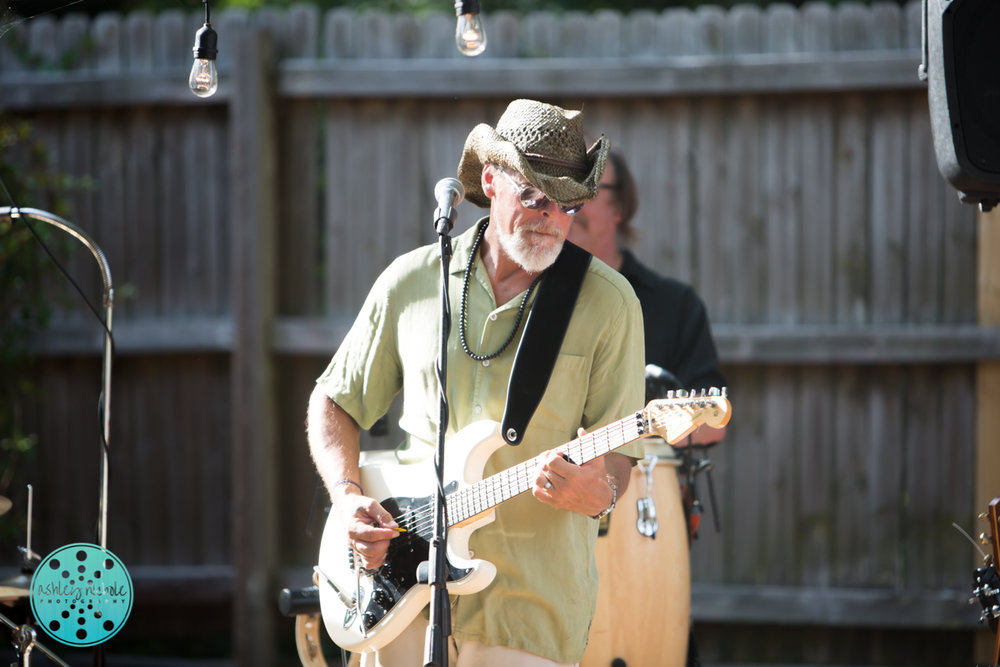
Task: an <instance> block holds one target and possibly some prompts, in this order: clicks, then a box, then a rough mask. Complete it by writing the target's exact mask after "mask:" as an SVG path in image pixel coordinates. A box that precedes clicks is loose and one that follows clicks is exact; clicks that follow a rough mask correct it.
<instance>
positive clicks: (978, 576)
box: [969, 498, 1000, 664]
mask: <svg viewBox="0 0 1000 667" xmlns="http://www.w3.org/2000/svg"><path fill="white" fill-rule="evenodd" d="M998 506H1000V498H994V499H993V500H991V501H990V504H989V506H988V507H987V508H986V512H985V513H983V514H981V515H980V518H982V519H986V520H988V521H989V523H990V533H989V537H987V536H986V533H982V534H981V535H980V541H981V542H982V543H983V544H986V542H987V541H989V542H990V544H991V547H992V548H991V551H990V553H989V554H988V555H987V556H986V558H985V559H984V561H985V563H984V564H983V566H982V567H979V568H976V571H975V574H974V580H975V582H974V588H973V589H972V594H973V595H974V596H975V598H974V599H973V600H970V601H969V602H970V603H974V602H975V600H977V599H978V600H979V604H981V605H982V607H983V610H982V613H980V615H979V622H980V623H983V622H986V623H988V624H989V626H990V630H992V631H993V632H994V633H995V632H996V631H997V626H998V621H1000V574H998V573H997V563H1000V536H998V534H1000V530H998V528H1000V523H998V515H1000V512H998V509H997V508H998ZM998 649H1000V636H998V637H997V644H996V646H995V647H994V655H993V664H996V663H997V660H998V655H997V653H998V652H1000V650H998Z"/></svg>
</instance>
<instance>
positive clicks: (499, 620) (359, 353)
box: [318, 225, 644, 663]
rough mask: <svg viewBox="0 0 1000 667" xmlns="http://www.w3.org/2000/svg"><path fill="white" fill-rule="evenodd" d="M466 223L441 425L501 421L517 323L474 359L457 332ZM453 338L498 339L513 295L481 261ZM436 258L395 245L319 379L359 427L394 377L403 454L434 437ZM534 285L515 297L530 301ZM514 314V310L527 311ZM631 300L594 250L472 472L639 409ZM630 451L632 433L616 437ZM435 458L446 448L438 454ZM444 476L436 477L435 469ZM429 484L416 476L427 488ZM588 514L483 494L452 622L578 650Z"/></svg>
mask: <svg viewBox="0 0 1000 667" xmlns="http://www.w3.org/2000/svg"><path fill="white" fill-rule="evenodd" d="M477 229H478V225H476V226H474V227H473V228H471V229H470V230H468V231H467V232H465V233H463V234H462V235H460V236H458V237H456V238H455V239H454V243H453V247H454V256H453V259H452V262H451V266H450V272H451V277H450V280H449V294H450V300H451V304H452V310H453V315H452V334H451V336H450V337H449V341H448V348H447V349H448V367H447V369H448V376H447V390H448V392H447V393H448V401H449V406H450V415H451V419H450V423H449V424H448V429H447V431H446V441H447V438H451V437H452V436H454V435H455V434H456V433H457V432H458V431H459V430H461V429H462V428H463V427H465V426H467V425H468V424H470V423H472V422H475V421H479V420H482V419H491V420H494V421H497V422H499V421H501V419H502V418H503V413H504V405H505V400H506V394H507V381H508V378H509V376H510V372H511V367H512V365H513V361H514V356H515V353H516V350H517V346H518V344H519V342H520V337H521V332H523V330H524V323H523V321H522V323H521V326H520V329H519V331H518V333H517V335H516V336H515V337H514V340H513V341H512V342H511V344H510V345H509V346H508V347H507V349H506V350H505V351H504V352H503V354H501V355H500V356H498V357H497V358H495V359H492V360H489V361H475V360H473V359H471V358H470V357H469V356H468V355H466V354H465V353H464V352H463V350H462V346H461V343H460V341H459V336H458V331H459V321H458V320H459V317H460V304H461V301H462V281H463V278H464V275H465V270H466V265H467V262H468V260H469V255H470V252H471V248H472V244H473V241H474V239H475V233H476V231H477ZM472 271H473V274H472V279H471V281H470V285H469V294H468V303H467V308H466V318H467V319H466V340H467V342H468V345H469V347H470V348H471V350H472V352H473V353H475V354H478V355H486V354H489V353H491V352H493V351H495V350H497V349H498V348H499V347H500V346H502V345H503V342H504V341H505V340H506V339H507V337H508V336H509V335H510V332H511V329H512V328H513V325H514V323H515V321H516V319H517V310H518V307H519V306H520V303H521V296H523V294H522V295H520V296H518V297H516V298H514V299H511V301H510V302H508V303H506V304H503V305H501V306H497V304H496V302H495V300H494V297H493V291H492V288H491V286H490V281H489V277H488V276H487V274H486V270H485V268H484V267H483V264H482V261H481V260H479V259H478V258H476V261H474V262H473V269H472ZM439 292H440V259H439V248H438V246H437V245H436V244H435V245H430V246H425V247H422V248H418V249H416V250H413V251H411V252H409V253H407V254H405V255H403V256H401V257H399V258H397V259H396V260H395V261H394V262H393V263H392V264H391V265H390V266H389V267H388V269H386V271H385V272H384V273H383V274H382V275H381V276H380V277H379V278H378V280H377V281H376V282H375V285H374V286H373V288H372V290H371V292H370V293H369V295H368V298H367V300H366V301H365V304H364V306H363V307H362V310H361V313H360V314H359V315H358V317H357V319H356V320H355V322H354V325H353V326H352V328H351V330H350V332H349V333H348V335H347V337H346V338H345V340H344V342H343V343H342V345H341V346H340V348H339V349H338V350H337V353H336V354H335V355H334V357H333V360H332V361H331V362H330V365H329V366H328V367H327V369H326V371H325V372H324V373H323V375H322V376H321V377H320V378H319V380H318V382H319V383H320V384H321V385H323V387H324V390H325V391H326V393H327V395H328V396H329V397H330V398H331V399H333V400H334V401H335V402H336V403H337V404H338V405H339V406H340V407H342V408H343V409H344V410H345V411H346V412H347V413H348V414H350V415H351V416H352V417H353V418H354V419H355V420H356V421H357V422H358V424H359V425H360V426H361V427H362V428H369V427H370V426H371V425H372V424H373V423H374V422H375V420H376V419H378V418H379V417H381V416H382V415H383V414H385V412H386V411H387V410H388V409H389V405H390V403H391V401H392V399H393V397H395V396H396V394H397V393H398V392H399V391H400V390H402V391H403V392H404V395H403V405H402V415H401V418H400V426H401V428H402V429H403V431H405V432H406V433H407V435H408V439H409V440H408V442H407V443H406V444H405V445H404V446H403V447H402V448H401V451H400V453H399V456H400V460H402V461H407V462H408V461H418V460H424V459H427V458H429V457H432V456H433V452H434V443H435V442H436V440H437V426H436V424H437V416H438V414H439V412H438V410H439V407H438V403H439V397H438V385H437V378H436V371H435V363H436V359H437V353H438V348H439V334H438V329H439V326H438V323H439V322H440V296H439ZM533 300H534V294H532V295H531V297H530V298H529V302H528V306H529V307H530V305H531V303H533ZM526 315H527V313H526ZM643 349H644V348H643V334H642V312H641V310H640V306H639V301H638V300H637V299H636V297H635V294H634V292H633V291H632V288H631V287H630V286H629V284H628V282H627V281H626V280H625V279H624V278H623V277H622V276H621V275H619V274H618V273H617V272H616V271H614V270H613V269H611V268H610V267H608V266H607V265H606V264H604V263H603V262H600V261H599V260H597V259H594V260H593V261H591V263H590V267H589V269H588V271H587V275H586V276H585V278H584V281H583V285H582V287H581V290H580V295H579V297H578V299H577V303H576V306H575V309H574V312H573V316H572V319H571V321H570V324H569V329H568V330H567V332H566V336H565V338H564V341H563V344H562V348H561V350H560V353H559V358H558V360H557V361H556V365H555V368H554V370H553V373H552V377H551V379H550V381H549V385H548V387H547V389H546V391H545V394H544V395H543V397H542V400H541V403H540V404H539V406H538V409H537V410H536V411H535V414H534V416H533V417H532V420H531V423H530V424H529V426H528V429H527V431H526V432H525V435H524V440H523V441H522V443H521V444H520V445H519V446H517V447H511V446H504V447H502V448H501V449H499V450H497V451H496V452H495V453H494V454H493V455H492V457H491V458H490V459H489V461H488V462H487V465H486V470H485V473H484V474H485V475H490V474H493V473H495V472H499V471H501V470H505V469H507V468H509V467H511V466H513V465H516V464H518V463H520V462H522V461H524V460H526V459H528V458H531V457H533V456H535V455H537V454H539V453H541V452H543V451H545V450H547V449H552V448H553V447H556V446H558V445H561V444H563V443H565V442H568V441H570V440H572V439H574V438H575V437H576V432H577V429H578V428H579V427H583V428H585V429H587V430H588V431H592V430H594V429H596V428H600V427H602V426H604V425H606V424H609V423H611V422H614V421H616V420H618V419H621V418H622V417H625V416H626V415H628V414H629V413H632V412H635V411H636V410H640V409H641V408H642V404H643V392H644V377H643V373H644V362H643V354H644V353H643ZM618 451H619V452H621V453H624V454H628V455H630V456H633V457H637V458H638V457H641V456H642V447H641V444H640V443H639V442H636V443H632V444H630V445H626V446H625V447H624V448H622V449H619V450H618ZM445 456H446V458H447V449H446V454H445ZM446 482H447V480H446ZM432 493H433V488H428V489H427V494H428V495H431V494H432ZM596 537H597V521H594V520H593V519H591V518H590V517H587V516H584V515H581V514H577V513H574V512H567V511H564V510H557V509H554V508H552V507H550V506H548V505H546V504H544V503H542V502H539V501H538V500H537V499H535V498H534V497H533V496H532V495H531V494H530V493H523V494H521V495H519V496H517V497H515V498H513V499H511V500H509V501H507V502H505V503H502V504H501V505H499V506H498V507H497V508H496V521H495V522H493V523H490V524H488V525H486V526H483V527H482V528H480V529H478V530H476V531H475V532H474V533H473V534H472V537H471V539H470V544H469V546H470V548H471V550H472V551H473V552H474V553H475V556H476V557H477V558H483V559H486V560H488V561H490V562H492V563H494V564H495V565H496V566H497V569H498V573H497V577H496V579H495V580H494V581H493V583H492V584H490V585H489V586H488V587H487V588H486V589H485V590H484V591H482V592H480V593H477V594H473V595H461V596H455V598H453V604H454V605H455V608H454V611H453V634H454V635H455V636H456V637H457V638H462V639H469V640H473V641H477V642H480V643H483V644H487V645H491V646H508V647H512V648H517V649H521V650H524V651H529V652H531V653H535V654H537V655H541V656H545V657H547V658H550V659H553V660H556V661H557V662H565V663H573V662H578V661H579V660H580V659H581V657H582V656H583V652H584V649H585V647H586V644H587V634H588V630H589V626H590V621H591V618H592V617H593V613H594V608H595V604H596V599H597V567H596V565H595V562H594V555H593V552H594V541H595V539H596Z"/></svg>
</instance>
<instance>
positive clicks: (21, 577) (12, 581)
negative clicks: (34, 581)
mask: <svg viewBox="0 0 1000 667" xmlns="http://www.w3.org/2000/svg"><path fill="white" fill-rule="evenodd" d="M30 592H31V577H29V576H28V575H26V574H24V573H23V572H22V573H20V574H16V575H14V576H13V577H9V578H7V579H3V580H0V602H14V601H15V600H20V599H21V598H26V597H28V595H29V594H30Z"/></svg>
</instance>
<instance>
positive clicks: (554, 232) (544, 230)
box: [518, 222, 563, 237]
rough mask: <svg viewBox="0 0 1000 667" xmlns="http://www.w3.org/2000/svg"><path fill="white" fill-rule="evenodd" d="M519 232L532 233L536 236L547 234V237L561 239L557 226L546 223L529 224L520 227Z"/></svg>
mask: <svg viewBox="0 0 1000 667" xmlns="http://www.w3.org/2000/svg"><path fill="white" fill-rule="evenodd" d="M518 231H520V232H534V233H536V234H547V235H549V236H556V237H562V235H563V234H562V230H561V229H559V227H558V226H557V225H554V224H551V223H548V222H531V223H526V224H524V225H521V226H520V227H519V228H518Z"/></svg>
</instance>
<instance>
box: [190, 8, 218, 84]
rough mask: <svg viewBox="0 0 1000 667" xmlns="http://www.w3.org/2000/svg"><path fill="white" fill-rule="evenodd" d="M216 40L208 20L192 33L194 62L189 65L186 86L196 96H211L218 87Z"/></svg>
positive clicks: (216, 37) (216, 36)
mask: <svg viewBox="0 0 1000 667" xmlns="http://www.w3.org/2000/svg"><path fill="white" fill-rule="evenodd" d="M218 40H219V37H218V35H217V34H216V32H215V30H213V29H212V26H211V25H210V24H209V23H208V21H206V22H205V25H203V26H201V28H199V29H198V32H196V33H195V35H194V48H193V49H192V51H194V64H193V65H191V75H190V76H189V77H188V87H190V88H191V92H192V93H194V94H195V95H197V96H198V97H211V96H212V95H214V94H215V91H216V90H218V89H219V73H218V70H216V68H215V57H216V56H217V55H218V54H219V50H218V48H217V46H218Z"/></svg>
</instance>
